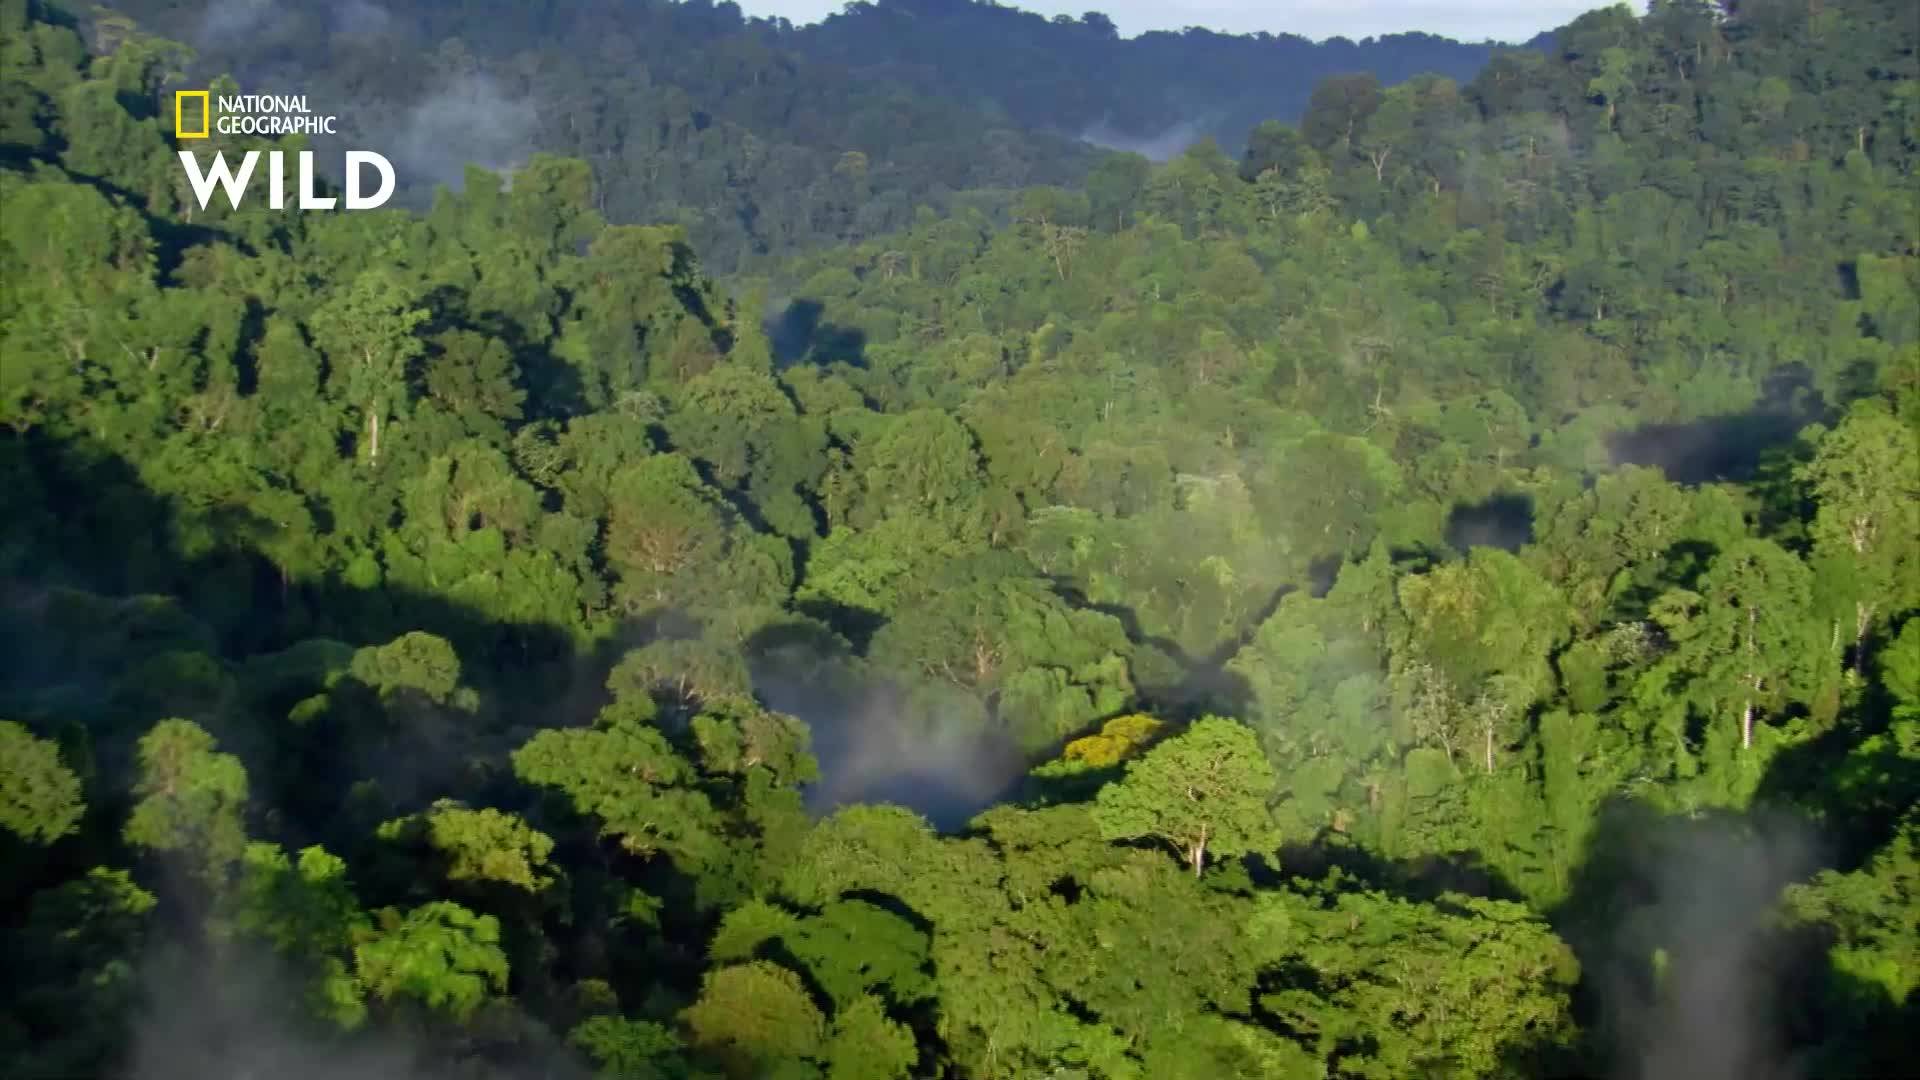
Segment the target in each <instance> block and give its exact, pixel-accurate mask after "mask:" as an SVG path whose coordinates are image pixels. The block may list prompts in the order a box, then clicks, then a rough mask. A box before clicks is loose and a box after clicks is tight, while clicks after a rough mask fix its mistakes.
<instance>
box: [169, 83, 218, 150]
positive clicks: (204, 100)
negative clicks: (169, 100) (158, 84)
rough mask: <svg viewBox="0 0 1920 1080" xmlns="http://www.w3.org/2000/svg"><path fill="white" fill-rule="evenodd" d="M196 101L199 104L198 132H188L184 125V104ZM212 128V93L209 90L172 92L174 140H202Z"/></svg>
mask: <svg viewBox="0 0 1920 1080" xmlns="http://www.w3.org/2000/svg"><path fill="white" fill-rule="evenodd" d="M195 99H198V100H199V102H200V130H199V131H188V130H187V125H186V117H185V113H186V108H185V106H186V103H187V102H189V101H192V100H195ZM212 128H213V92H212V91H211V90H175V91H174V92H173V137H174V138H176V139H204V138H206V137H207V135H208V133H209V132H210V131H211V130H212Z"/></svg>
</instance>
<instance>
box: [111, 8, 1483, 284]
mask: <svg viewBox="0 0 1920 1080" xmlns="http://www.w3.org/2000/svg"><path fill="white" fill-rule="evenodd" d="M114 6H115V7H116V8H118V9H119V10H121V11H124V12H125V13H127V14H129V15H132V16H134V17H135V18H136V19H137V20H138V21H139V24H140V25H141V26H142V27H143V28H146V29H148V30H150V31H152V32H155V33H159V34H162V35H164V36H167V37H177V38H180V39H181V40H183V41H185V42H186V43H188V44H190V45H191V46H192V47H193V48H194V49H195V50H196V55H195V56H194V57H193V58H191V59H183V60H182V62H181V67H182V68H183V69H184V70H186V71H189V72H191V73H192V74H193V76H194V78H195V79H196V80H198V81H200V82H201V83H204V82H205V81H206V80H209V79H212V78H215V77H217V76H220V75H231V76H233V77H235V78H237V79H239V80H240V82H241V83H242V84H244V85H246V86H249V87H253V88H255V89H277V90H278V91H279V92H283V93H305V94H307V95H308V96H309V97H310V98H311V99H312V100H313V102H314V104H315V107H316V108H319V107H321V106H322V104H323V103H324V107H325V108H326V109H327V110H328V111H330V112H334V113H338V114H339V115H340V117H341V122H342V124H343V125H344V127H343V130H342V133H341V134H342V138H341V140H340V142H341V143H342V144H343V145H352V146H356V147H367V148H373V149H378V150H380V151H382V152H384V153H386V154H388V155H389V156H390V157H392V158H393V159H394V162H395V166H396V169H397V171H398V173H399V176H400V179H401V181H402V192H401V197H402V201H404V202H413V203H415V204H417V205H422V206H423V205H425V203H426V202H427V201H428V200H429V199H430V198H431V194H432V191H433V188H434V187H435V185H438V184H448V185H451V186H454V187H458V186H459V183H460V181H461V178H462V175H463V169H464V167H465V166H466V165H467V164H469V163H476V164H480V165H484V166H486V167H488V168H492V169H511V168H513V167H516V166H518V165H520V164H522V163H524V162H525V161H526V160H527V159H528V157H529V156H530V154H532V153H533V152H535V151H545V152H549V153H557V154H563V155H566V156H570V157H577V158H579V159H581V160H583V161H586V162H588V163H589V164H590V165H591V166H592V167H593V170H594V174H595V176H596V177H597V178H598V180H599V181H600V182H599V184H598V185H597V186H596V188H595V193H594V200H595V209H596V210H598V211H599V212H600V213H601V214H602V215H603V216H605V217H606V218H607V219H608V220H610V221H613V222H615V223H617V224H655V223H673V224H679V225H681V226H684V227H685V228H686V230H687V233H688V236H689V238H690V239H691V241H692V242H693V243H694V245H695V247H696V248H697V250H699V252H700V255H701V258H702V260H703V263H704V264H705V265H707V266H711V267H717V268H719V269H722V270H730V269H733V268H735V267H738V266H741V265H743V264H746V263H750V262H753V261H756V260H761V261H764V257H765V256H768V255H785V254H791V253H793V252H795V251H798V250H802V249H808V248H814V247H819V246H822V245H828V244H833V243H838V242H842V241H850V240H860V239H865V238H869V237H873V236H877V235H881V234H884V233H886V232H889V231H892V230H896V229H900V228H904V227H906V226H907V225H909V224H911V222H912V219H913V212H914V210H915V209H916V208H917V207H919V206H922V205H926V206H931V207H934V208H936V209H940V210H943V211H944V210H948V209H955V208H959V207H963V206H972V207H977V208H979V209H981V210H983V211H985V212H987V213H988V214H990V215H992V216H994V217H996V218H999V217H1003V216H1004V210H1005V207H1006V204H1007V202H1008V200H1009V198H1010V197H1011V195H1012V194H1013V193H1014V192H1015V191H1017V190H1018V189H1020V188H1023V187H1026V186H1029V185H1034V184H1062V183H1069V184H1078V183H1079V182H1080V181H1081V180H1082V178H1084V177H1085V175H1086V173H1087V170H1088V169H1089V168H1091V167H1092V165H1093V164H1095V163H1096V162H1097V161H1098V160H1099V157H1100V153H1099V151H1098V150H1096V149H1095V147H1094V146H1092V145H1090V144H1088V143H1085V142H1082V141H1080V139H1081V138H1082V136H1088V135H1091V136H1094V137H1096V138H1099V139H1102V140H1104V142H1105V143H1106V144H1108V145H1124V146H1128V147H1134V146H1135V144H1138V146H1139V147H1146V146H1149V145H1162V146H1165V147H1167V148H1168V149H1167V152H1168V153H1173V152H1178V151H1179V150H1181V149H1184V148H1185V146H1186V143H1187V142H1190V141H1193V140H1196V139H1198V138H1200V137H1201V136H1203V135H1213V136H1216V137H1217V138H1218V139H1219V140H1220V142H1221V143H1222V145H1224V146H1227V147H1229V148H1234V147H1238V146H1239V144H1240V142H1241V141H1242V140H1243V139H1244V138H1245V137H1246V134H1247V132H1248V130H1249V129H1251V128H1252V126H1253V125H1254V124H1256V123H1258V122H1259V121H1261V120H1264V119H1269V118H1272V117H1281V118H1284V119H1289V120H1291V119H1294V118H1295V117H1296V116H1297V115H1298V113H1299V111H1300V109H1301V107H1302V106H1303V105H1304V103H1305V101H1306V99H1307V95H1308V93H1309V92H1310V91H1311V90H1312V88H1313V85H1314V82H1315V80H1316V79H1317V78H1318V77H1319V76H1320V75H1321V74H1326V73H1333V72H1349V71H1375V72H1378V73H1379V75H1380V77H1381V78H1382V79H1383V80H1385V81H1387V82H1394V81H1398V80H1399V79H1402V78H1405V77H1408V76H1410V75H1413V74H1416V73H1419V72H1422V71H1438V72H1442V73H1444V74H1448V75H1453V76H1456V77H1459V78H1463V79H1464V78H1467V77H1470V76H1471V75H1472V74H1473V73H1474V72H1475V71H1477V70H1478V69H1479V66H1480V64H1481V63H1482V62H1483V61H1484V60H1485V59H1486V57H1487V55H1488V49H1487V48H1485V47H1483V46H1466V45H1459V44H1456V43H1454V42H1451V41H1446V40H1443V39H1439V38H1430V37H1426V36H1422V35H1414V36H1410V37H1405V38H1393V39H1386V40H1383V41H1380V42H1370V43H1367V44H1363V45H1355V44H1353V43H1351V42H1330V43H1328V44H1325V45H1313V44H1310V43H1308V42H1305V41H1302V40H1299V39H1278V40H1270V41H1260V40H1257V39H1255V38H1252V37H1225V36H1220V35H1211V34H1191V35H1148V36H1146V37H1143V38H1141V39H1139V40H1137V41H1121V40H1119V39H1118V38H1117V37H1115V36H1114V35H1113V33H1112V31H1111V26H1107V27H1106V28H1105V29H1101V26H1102V25H1103V24H1101V23H1100V22H1099V21H1098V20H1096V21H1094V22H1092V23H1088V24H1086V25H1085V26H1080V25H1079V24H1075V26H1073V27H1059V26H1054V25H1052V24H1049V23H1047V22H1045V21H1044V20H1040V19H1038V18H1037V17H1035V16H1028V15H1024V14H1021V13H1018V12H1015V11H1012V10H1011V9H1003V8H998V7H994V6H992V5H990V4H983V3H975V2H974V0H913V3H910V4H901V3H892V2H890V3H887V4H884V5H880V6H878V7H873V6H861V7H858V8H855V9H852V10H850V11H849V12H848V13H847V14H844V15H840V16H836V17H835V18H833V19H831V20H829V21H828V22H827V23H826V24H825V25H824V26H822V27H818V28H813V27H802V28H798V29H796V28H794V27H792V26H791V25H789V24H787V23H785V21H784V20H782V21H770V20H759V19H747V18H745V17H743V16H742V15H741V13H740V10H739V8H738V7H737V6H735V5H733V4H730V3H721V4H713V3H709V2H706V0H693V2H679V0H595V2H592V3H569V4H562V5H552V4H526V3H519V2H504V0H469V2H462V3H449V2H444V0H436V2H430V3H410V4H405V5H393V6H391V7H383V6H380V5H378V4H374V3H370V2H367V0H358V2H355V3H350V4H339V3H332V2H321V0H293V2H275V3H268V2H267V0H212V2H207V0H126V2H125V3H122V4H118V5H114ZM322 141H323V143H324V142H326V141H327V140H322Z"/></svg>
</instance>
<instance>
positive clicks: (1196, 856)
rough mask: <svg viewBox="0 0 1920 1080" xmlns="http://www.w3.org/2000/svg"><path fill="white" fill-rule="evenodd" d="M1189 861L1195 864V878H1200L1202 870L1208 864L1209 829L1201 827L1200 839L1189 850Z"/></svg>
mask: <svg viewBox="0 0 1920 1080" xmlns="http://www.w3.org/2000/svg"><path fill="white" fill-rule="evenodd" d="M1187 861H1188V862H1190V863H1192V864H1193V876H1194V877H1199V876H1200V868H1201V867H1202V866H1204V865H1206V862H1207V827H1206V826H1205V825H1202V826H1200V839H1199V840H1197V841H1195V842H1194V844H1193V846H1192V847H1190V848H1188V849H1187Z"/></svg>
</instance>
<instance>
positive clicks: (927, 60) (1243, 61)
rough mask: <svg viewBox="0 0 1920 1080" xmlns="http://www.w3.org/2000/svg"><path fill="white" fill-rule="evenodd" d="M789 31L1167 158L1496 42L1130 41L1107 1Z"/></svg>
mask: <svg viewBox="0 0 1920 1080" xmlns="http://www.w3.org/2000/svg"><path fill="white" fill-rule="evenodd" d="M1281 17H1282V18H1284V14H1282V16H1281ZM787 37H788V40H790V41H791V42H792V43H793V45H794V47H795V48H797V49H799V50H800V51H801V52H803V53H804V54H805V55H807V56H809V57H812V58H814V59H816V60H826V61H830V62H833V63H836V64H839V65H842V66H844V67H845V68H846V69H847V70H848V71H851V72H854V73H856V74H858V75H864V76H867V77H871V78H877V79H889V80H897V81H899V82H901V83H904V84H906V85H908V86H911V87H913V88H914V89H915V90H917V91H919V92H920V93H923V94H928V95H934V96H941V97H960V98H962V99H967V98H971V99H974V100H978V101H980V102H981V103H982V105H983V106H985V107H986V108H988V109H991V110H994V111H996V112H1000V113H1002V114H1004V115H1006V116H1008V117H1010V118H1012V119H1013V120H1014V121H1015V122H1017V123H1018V124H1020V125H1021V126H1022V127H1024V128H1028V129H1031V130H1036V131H1054V132H1060V133H1062V134H1067V135H1075V136H1079V137H1083V138H1087V137H1090V138H1094V139H1096V140H1098V141H1101V142H1103V143H1106V144H1109V145H1114V146H1118V147H1121V148H1125V149H1138V150H1140V151H1141V152H1143V153H1144V152H1147V151H1148V149H1149V148H1151V149H1153V150H1164V151H1165V154H1164V155H1161V156H1165V155H1170V154H1172V153H1178V152H1179V151H1181V150H1184V149H1185V148H1186V145H1185V144H1186V143H1187V142H1196V141H1198V140H1199V139H1200V138H1201V137H1211V138H1213V139H1214V140H1215V141H1217V142H1218V143H1219V144H1220V145H1221V146H1222V147H1224V148H1226V149H1227V150H1228V151H1229V152H1238V150H1239V148H1240V146H1241V145H1242V144H1243V142H1244V141H1245V139H1246V137H1247V132H1248V131H1250V130H1252V129H1253V127H1254V125H1256V124H1258V123H1260V122H1261V121H1263V120H1273V119H1281V120H1285V121H1287V122H1289V123H1292V122H1295V121H1297V120H1298V119H1299V118H1300V115H1301V113H1303V112H1304V111H1305V110H1306V106H1307V99H1308V96H1309V95H1310V94H1311V93H1312V92H1313V88H1314V85H1315V84H1316V83H1318V82H1319V81H1320V80H1321V79H1322V78H1324V77H1326V76H1331V75H1343V74H1352V73H1355V72H1367V73H1370V74H1372V75H1373V76H1374V77H1375V78H1376V79H1378V80H1379V81H1381V82H1383V83H1387V84H1389V85H1391V84H1394V83H1400V82H1404V81H1406V80H1407V79H1410V78H1412V77H1413V76H1415V75H1422V74H1436V75H1445V76H1448V77H1450V78H1454V79H1458V80H1461V81H1465V80H1467V79H1470V78H1472V77H1473V76H1474V75H1475V74H1476V73H1478V72H1479V70H1480V67H1481V65H1482V64H1484V63H1486V61H1487V58H1488V56H1489V55H1491V54H1492V51H1493V50H1492V48H1491V47H1490V46H1488V45H1483V44H1465V43H1461V42H1456V41H1450V40H1448V39H1446V38H1441V37H1435V36H1433V35H1431V34H1419V33H1413V34H1395V35H1390V36H1387V37H1383V38H1378V39H1372V38H1370V39H1368V40H1366V41H1363V42H1353V41H1349V40H1346V39H1344V38H1334V39H1332V40H1330V41H1326V42H1320V43H1315V42H1312V41H1308V40H1307V39H1306V38H1302V37H1297V36H1293V35H1287V34H1282V35H1279V36H1274V35H1269V34H1258V35H1255V34H1217V33H1213V32H1212V31H1209V30H1206V29H1203V28H1200V27H1190V28H1188V29H1187V30H1184V31H1182V32H1180V33H1168V32H1164V31H1156V32H1153V33H1146V34H1141V35H1139V36H1137V37H1133V38H1122V37H1120V35H1119V32H1118V31H1117V30H1116V29H1115V28H1114V25H1113V22H1112V20H1110V19H1108V18H1107V17H1106V16H1105V15H1102V14H1100V13H1099V12H1088V13H1087V14H1086V15H1083V16H1081V17H1080V18H1079V19H1073V18H1070V17H1068V16H1064V15H1060V16H1055V17H1054V18H1052V19H1047V18H1044V17H1042V16H1040V15H1035V14H1033V13H1032V12H1028V11H1022V10H1020V9H1019V8H1017V7H1002V6H999V5H997V4H994V3H991V2H989V0H877V2H872V3H868V2H860V3H853V4H848V5H847V7H846V9H845V10H844V11H842V12H841V13H840V14H837V15H830V16H828V17H827V18H825V19H823V20H821V21H820V22H819V23H817V24H815V25H811V26H802V27H797V28H795V29H794V30H793V31H791V32H790V33H789V34H788V35H787Z"/></svg>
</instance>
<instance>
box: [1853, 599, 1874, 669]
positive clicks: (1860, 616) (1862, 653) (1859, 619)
mask: <svg viewBox="0 0 1920 1080" xmlns="http://www.w3.org/2000/svg"><path fill="white" fill-rule="evenodd" d="M1877 607H1879V605H1878V604H1868V603H1861V602H1855V603H1854V605H1853V613H1854V620H1853V674H1854V675H1855V676H1856V677H1858V676H1859V675H1860V671H1861V668H1862V666H1863V665H1865V663H1866V659H1867V628H1868V627H1870V626H1872V625H1873V612H1874V609H1875V608H1877Z"/></svg>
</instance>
